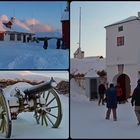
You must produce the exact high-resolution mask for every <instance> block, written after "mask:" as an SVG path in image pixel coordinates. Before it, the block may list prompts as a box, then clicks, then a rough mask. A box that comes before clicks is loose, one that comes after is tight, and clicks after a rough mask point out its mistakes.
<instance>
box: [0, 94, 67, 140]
mask: <svg viewBox="0 0 140 140" xmlns="http://www.w3.org/2000/svg"><path fill="white" fill-rule="evenodd" d="M59 97H60V100H61V103H62V109H63V118H62V122H61V124H60V126H59V128H51V127H46V126H41V125H40V124H39V125H38V124H37V123H36V120H35V118H34V117H33V113H32V112H31V113H30V112H24V113H21V114H19V115H18V118H17V120H13V121H12V125H13V126H12V135H11V138H12V139H17V138H32V139H39V138H42V139H56V138H57V139H67V138H68V137H69V103H68V102H69V99H68V97H66V96H64V95H60V96H59ZM0 138H4V136H3V134H1V133H0Z"/></svg>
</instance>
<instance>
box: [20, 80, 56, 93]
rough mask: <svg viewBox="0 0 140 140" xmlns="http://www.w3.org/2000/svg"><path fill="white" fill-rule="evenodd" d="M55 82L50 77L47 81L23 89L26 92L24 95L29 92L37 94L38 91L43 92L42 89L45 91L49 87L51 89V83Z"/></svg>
mask: <svg viewBox="0 0 140 140" xmlns="http://www.w3.org/2000/svg"><path fill="white" fill-rule="evenodd" d="M53 82H55V81H54V79H53V78H51V80H50V81H49V82H44V83H42V84H39V85H35V86H33V87H31V88H27V89H25V90H24V91H23V92H24V93H25V94H26V95H29V94H37V93H40V92H44V91H47V90H49V89H51V88H52V87H53V86H52V83H53Z"/></svg>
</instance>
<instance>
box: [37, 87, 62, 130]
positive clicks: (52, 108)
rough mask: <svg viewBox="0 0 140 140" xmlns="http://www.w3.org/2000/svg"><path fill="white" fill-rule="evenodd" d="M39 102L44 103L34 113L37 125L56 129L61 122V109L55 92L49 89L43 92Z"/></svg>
mask: <svg viewBox="0 0 140 140" xmlns="http://www.w3.org/2000/svg"><path fill="white" fill-rule="evenodd" d="M40 100H41V102H44V103H42V105H41V107H39V108H38V109H37V110H36V111H35V118H36V121H37V123H38V124H39V123H40V124H41V125H44V124H45V125H46V126H51V127H52V128H58V127H59V125H60V123H61V120H62V107H61V102H60V98H59V96H58V93H57V91H56V90H55V89H50V90H48V91H46V92H44V93H43V94H41V97H40Z"/></svg>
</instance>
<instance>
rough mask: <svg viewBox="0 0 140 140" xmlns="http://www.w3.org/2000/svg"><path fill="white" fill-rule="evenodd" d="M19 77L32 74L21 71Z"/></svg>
mask: <svg viewBox="0 0 140 140" xmlns="http://www.w3.org/2000/svg"><path fill="white" fill-rule="evenodd" d="M19 73H20V74H21V75H31V74H32V72H31V71H21V72H19Z"/></svg>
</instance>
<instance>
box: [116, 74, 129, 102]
mask: <svg viewBox="0 0 140 140" xmlns="http://www.w3.org/2000/svg"><path fill="white" fill-rule="evenodd" d="M117 83H119V84H120V86H121V88H122V92H123V95H122V101H125V100H126V99H127V98H128V97H129V96H130V93H131V86H130V78H129V76H128V75H126V74H121V75H119V76H118V78H117Z"/></svg>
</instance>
